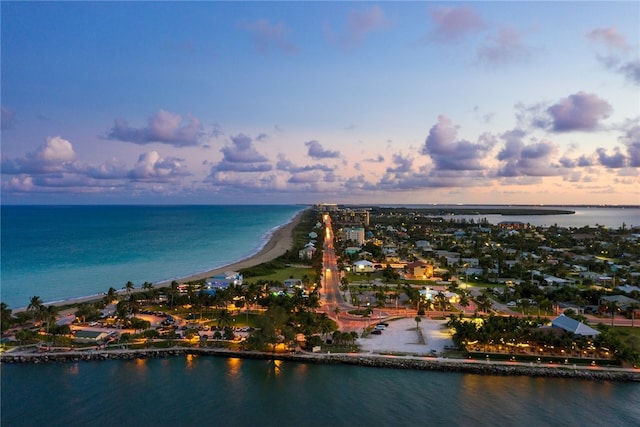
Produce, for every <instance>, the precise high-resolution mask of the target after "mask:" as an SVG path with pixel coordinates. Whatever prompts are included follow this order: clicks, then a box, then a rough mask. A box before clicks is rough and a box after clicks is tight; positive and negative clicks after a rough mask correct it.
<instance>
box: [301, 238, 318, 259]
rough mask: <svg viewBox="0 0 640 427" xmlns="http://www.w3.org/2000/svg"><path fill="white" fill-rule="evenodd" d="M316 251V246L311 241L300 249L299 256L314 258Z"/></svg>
mask: <svg viewBox="0 0 640 427" xmlns="http://www.w3.org/2000/svg"><path fill="white" fill-rule="evenodd" d="M315 253H316V248H315V246H314V245H313V243H311V242H309V243H307V244H306V245H305V247H304V248H302V249H300V250H299V251H298V258H300V259H312V258H313V256H314V255H315Z"/></svg>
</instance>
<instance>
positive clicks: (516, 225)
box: [498, 221, 529, 230]
mask: <svg viewBox="0 0 640 427" xmlns="http://www.w3.org/2000/svg"><path fill="white" fill-rule="evenodd" d="M498 227H500V228H504V229H506V230H526V229H527V228H529V226H528V225H527V224H525V223H524V222H520V221H502V222H499V223H498Z"/></svg>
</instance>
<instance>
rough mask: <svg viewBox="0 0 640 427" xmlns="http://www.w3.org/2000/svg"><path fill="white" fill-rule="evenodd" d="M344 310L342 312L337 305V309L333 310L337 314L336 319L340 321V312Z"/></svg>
mask: <svg viewBox="0 0 640 427" xmlns="http://www.w3.org/2000/svg"><path fill="white" fill-rule="evenodd" d="M341 311H342V310H340V306H338V305H336V307H335V308H334V309H333V312H334V313H335V314H336V319H338V318H339V317H340V312H341Z"/></svg>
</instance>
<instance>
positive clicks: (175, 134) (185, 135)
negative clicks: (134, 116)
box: [107, 110, 203, 147]
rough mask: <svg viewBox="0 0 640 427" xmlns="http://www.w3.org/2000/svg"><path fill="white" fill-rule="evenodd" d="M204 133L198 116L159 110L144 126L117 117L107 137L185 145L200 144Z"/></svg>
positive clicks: (140, 142)
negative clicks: (184, 115) (140, 126)
mask: <svg viewBox="0 0 640 427" xmlns="http://www.w3.org/2000/svg"><path fill="white" fill-rule="evenodd" d="M202 133H203V131H202V123H201V122H200V120H199V119H197V118H196V117H191V116H188V117H187V118H183V117H182V116H181V115H179V114H175V113H171V112H169V111H165V110H159V111H158V112H157V113H155V114H153V115H152V116H151V117H150V118H149V120H148V122H147V126H146V127H143V128H133V127H130V126H129V123H128V122H127V121H126V120H123V119H117V120H116V121H115V124H114V126H113V127H112V128H111V129H110V130H109V132H108V134H107V138H108V139H112V140H117V141H125V142H133V143H135V144H150V143H154V142H159V143H162V144H169V145H174V146H177V147H184V146H195V145H198V144H199V143H200V141H199V140H200V137H201V136H202Z"/></svg>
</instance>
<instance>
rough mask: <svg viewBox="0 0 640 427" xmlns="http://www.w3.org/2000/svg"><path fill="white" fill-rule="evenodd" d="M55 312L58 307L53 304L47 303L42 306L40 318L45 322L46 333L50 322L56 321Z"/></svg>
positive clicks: (56, 312)
mask: <svg viewBox="0 0 640 427" xmlns="http://www.w3.org/2000/svg"><path fill="white" fill-rule="evenodd" d="M56 314H58V309H57V308H56V307H55V306H53V305H47V306H43V307H42V319H43V321H46V322H47V334H48V333H49V328H50V327H51V322H55V321H56Z"/></svg>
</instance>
